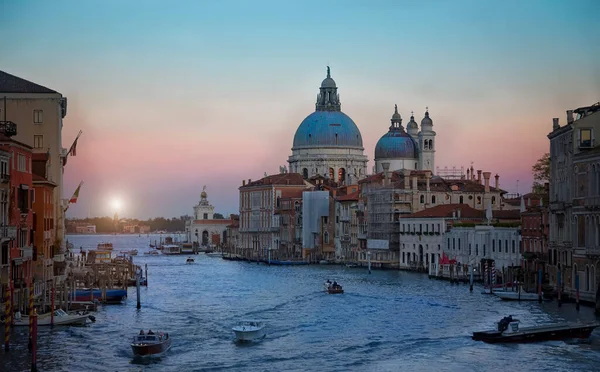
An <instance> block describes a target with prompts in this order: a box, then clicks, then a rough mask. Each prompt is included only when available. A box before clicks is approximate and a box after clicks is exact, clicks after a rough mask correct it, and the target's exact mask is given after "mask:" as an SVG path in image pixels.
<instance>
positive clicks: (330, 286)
mask: <svg viewBox="0 0 600 372" xmlns="http://www.w3.org/2000/svg"><path fill="white" fill-rule="evenodd" d="M325 292H327V293H329V294H342V293H344V289H343V288H342V286H341V285H339V284H338V282H336V281H333V282H331V281H330V280H329V279H328V280H327V281H326V282H325Z"/></svg>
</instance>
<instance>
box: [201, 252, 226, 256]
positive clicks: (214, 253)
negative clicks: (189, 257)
mask: <svg viewBox="0 0 600 372" xmlns="http://www.w3.org/2000/svg"><path fill="white" fill-rule="evenodd" d="M204 254H205V255H207V256H208V257H223V252H217V251H213V252H204Z"/></svg>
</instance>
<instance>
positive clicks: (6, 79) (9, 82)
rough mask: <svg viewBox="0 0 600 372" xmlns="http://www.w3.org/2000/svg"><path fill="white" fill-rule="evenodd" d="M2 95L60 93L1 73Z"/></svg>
mask: <svg viewBox="0 0 600 372" xmlns="http://www.w3.org/2000/svg"><path fill="white" fill-rule="evenodd" d="M0 93H58V92H57V91H55V90H52V89H49V88H46V87H44V86H41V85H39V84H36V83H33V82H31V81H29V80H25V79H22V78H20V77H18V76H15V75H11V74H9V73H7V72H4V71H0Z"/></svg>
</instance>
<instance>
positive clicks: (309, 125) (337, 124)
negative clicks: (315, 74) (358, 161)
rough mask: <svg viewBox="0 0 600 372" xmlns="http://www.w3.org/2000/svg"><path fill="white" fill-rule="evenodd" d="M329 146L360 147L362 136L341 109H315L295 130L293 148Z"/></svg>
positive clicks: (361, 145)
mask: <svg viewBox="0 0 600 372" xmlns="http://www.w3.org/2000/svg"><path fill="white" fill-rule="evenodd" d="M325 80H327V79H325ZM331 146H334V147H355V148H360V149H362V147H363V142H362V136H361V135H360V131H359V130H358V127H357V126H356V124H354V121H352V119H350V117H349V116H348V115H346V114H344V113H343V112H341V111H315V112H313V113H312V114H310V115H308V116H307V117H306V119H304V120H303V121H302V123H301V124H300V126H299V127H298V129H297V130H296V134H295V135H294V148H299V147H331Z"/></svg>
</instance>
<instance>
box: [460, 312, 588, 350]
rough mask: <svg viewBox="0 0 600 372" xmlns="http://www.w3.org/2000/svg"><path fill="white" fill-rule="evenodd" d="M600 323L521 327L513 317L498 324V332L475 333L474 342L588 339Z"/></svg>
mask: <svg viewBox="0 0 600 372" xmlns="http://www.w3.org/2000/svg"><path fill="white" fill-rule="evenodd" d="M598 326H600V323H568V322H566V323H556V324H546V325H539V326H533V327H519V320H518V319H514V318H513V317H512V315H511V316H508V317H505V318H503V319H502V320H500V321H499V322H498V323H497V329H496V330H489V331H481V332H473V336H472V338H473V340H475V341H483V342H487V343H504V342H538V341H549V340H565V339H572V338H588V337H590V334H591V333H592V331H593V330H594V329H595V328H597V327H598Z"/></svg>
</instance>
